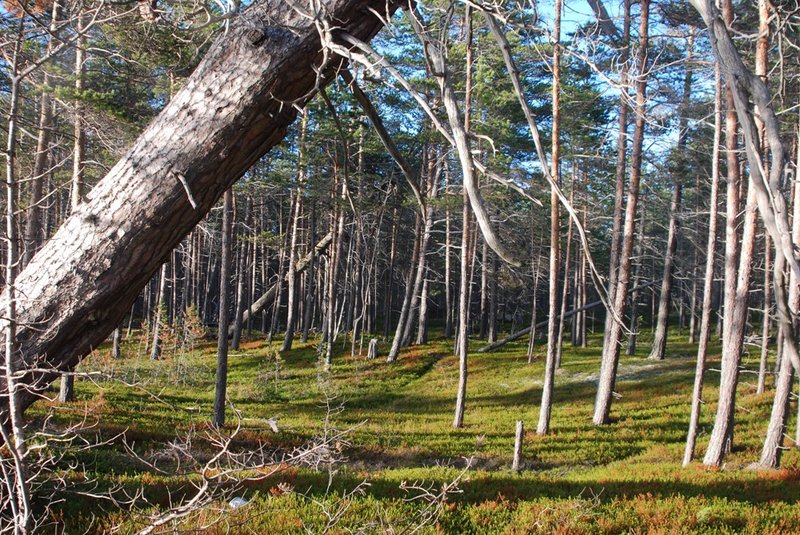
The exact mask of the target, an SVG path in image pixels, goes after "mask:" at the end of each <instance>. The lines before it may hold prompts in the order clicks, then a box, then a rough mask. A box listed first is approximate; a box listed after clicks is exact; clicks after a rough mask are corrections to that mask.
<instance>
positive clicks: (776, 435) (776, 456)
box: [758, 122, 800, 468]
mask: <svg viewBox="0 0 800 535" xmlns="http://www.w3.org/2000/svg"><path fill="white" fill-rule="evenodd" d="M797 133H798V139H799V140H800V122H798V130H797ZM796 158H797V160H796V164H800V147H798V150H797V155H796ZM793 188H794V189H793V200H792V202H793V207H792V212H793V213H792V241H793V242H794V243H800V187H798V184H797V182H794V184H793ZM765 244H766V245H767V246H769V240H765ZM776 253H777V254H780V252H776ZM788 304H789V307H790V308H791V310H798V308H800V281H798V279H797V276H796V275H795V273H794V272H793V271H791V270H790V272H789V302H788ZM778 343H779V344H780V343H781V341H780V340H779V341H778ZM783 343H786V341H784V342H783ZM789 354H790V352H789V351H787V350H786V349H784V350H783V352H782V355H781V359H782V360H781V368H780V371H779V372H778V378H777V380H776V381H775V398H774V399H773V403H772V413H771V414H770V419H769V426H768V427H767V435H766V438H765V439H764V447H763V449H762V450H761V459H760V460H759V463H758V464H759V465H760V466H761V467H763V468H778V467H779V466H780V463H781V453H782V452H783V449H784V446H783V440H784V436H785V434H786V431H787V424H788V420H789V402H790V394H791V391H792V383H793V378H794V366H793V365H792V362H791V358H790V356H789ZM798 411H800V404H798ZM796 439H797V435H795V442H796V443H797V440H796Z"/></svg>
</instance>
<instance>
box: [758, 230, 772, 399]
mask: <svg viewBox="0 0 800 535" xmlns="http://www.w3.org/2000/svg"><path fill="white" fill-rule="evenodd" d="M771 253H772V249H771V243H770V239H769V235H768V234H767V233H766V232H765V233H764V307H763V309H762V310H763V312H762V323H761V358H760V359H759V364H758V383H757V385H756V394H763V393H764V389H765V388H766V383H767V358H768V357H769V331H770V323H771V321H770V311H771V310H772V293H771V292H770V290H771V288H772V281H771V279H772V277H771V275H772V258H771Z"/></svg>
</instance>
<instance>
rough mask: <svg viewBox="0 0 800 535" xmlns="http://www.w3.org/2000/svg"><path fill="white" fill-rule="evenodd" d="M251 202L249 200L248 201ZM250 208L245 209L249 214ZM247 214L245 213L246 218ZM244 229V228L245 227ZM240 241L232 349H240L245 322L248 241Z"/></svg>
mask: <svg viewBox="0 0 800 535" xmlns="http://www.w3.org/2000/svg"><path fill="white" fill-rule="evenodd" d="M248 203H249V201H248ZM248 211H249V210H246V211H245V214H247V212H248ZM246 217H247V216H246V215H245V218H246ZM243 230H244V229H243ZM236 241H237V242H239V262H238V264H239V269H237V271H236V310H235V311H234V315H233V322H232V325H231V327H233V337H232V338H231V349H233V350H238V349H239V344H240V342H241V341H242V324H243V323H244V322H243V321H242V320H243V317H244V295H245V287H246V286H247V285H246V280H247V278H246V277H247V274H246V270H247V253H248V251H247V247H248V244H247V241H240V240H236Z"/></svg>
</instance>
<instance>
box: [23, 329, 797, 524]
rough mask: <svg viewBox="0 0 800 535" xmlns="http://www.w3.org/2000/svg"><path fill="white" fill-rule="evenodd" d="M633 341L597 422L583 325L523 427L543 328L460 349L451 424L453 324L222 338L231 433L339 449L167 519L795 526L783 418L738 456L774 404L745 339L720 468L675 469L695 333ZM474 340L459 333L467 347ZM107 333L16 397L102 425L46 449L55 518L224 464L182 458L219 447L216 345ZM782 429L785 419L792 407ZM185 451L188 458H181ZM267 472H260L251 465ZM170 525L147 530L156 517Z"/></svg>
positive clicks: (276, 452) (714, 369) (169, 493)
mask: <svg viewBox="0 0 800 535" xmlns="http://www.w3.org/2000/svg"><path fill="white" fill-rule="evenodd" d="M648 343H649V338H648V333H643V334H642V335H641V337H640V343H639V349H640V350H639V351H638V352H637V355H636V356H633V357H623V358H622V361H621V364H620V371H619V380H618V382H617V387H616V391H617V392H618V394H619V397H617V398H616V399H615V401H614V405H613V407H612V415H613V420H614V421H613V423H612V424H611V425H608V426H604V427H595V426H593V425H592V423H591V415H592V406H593V402H594V396H595V389H596V374H597V370H598V367H599V353H600V338H599V337H597V336H594V337H592V338H591V340H590V343H589V347H588V348H585V349H575V348H571V347H570V346H566V348H565V351H564V356H563V366H562V369H561V370H559V372H558V374H557V376H556V389H555V402H554V408H553V416H552V426H551V428H552V433H551V434H549V435H547V436H541V437H540V436H537V435H536V434H535V427H536V420H537V417H538V410H539V401H540V398H541V384H542V383H541V381H542V377H543V360H544V359H543V355H542V352H543V351H544V348H543V347H542V346H541V345H539V346H537V350H536V356H535V359H534V362H533V363H532V364H528V363H527V359H526V357H525V349H526V344H527V342H525V341H521V342H519V343H514V344H508V345H506V346H504V347H503V348H501V349H499V350H497V351H495V352H493V353H489V354H480V353H471V354H470V357H469V381H468V397H467V409H466V418H465V425H464V427H463V428H462V429H453V428H452V425H451V423H452V418H453V410H454V401H455V394H456V387H457V381H458V362H457V360H456V359H455V358H454V357H453V356H452V349H451V342H446V341H442V340H435V341H433V342H431V343H430V344H427V345H425V346H414V347H411V348H408V349H407V350H405V351H404V352H402V353H401V356H400V358H399V360H398V362H396V363H394V364H387V363H386V362H385V361H384V359H383V358H378V359H375V360H366V359H365V358H364V356H350V344H349V343H347V344H346V347H345V345H344V344H340V345H339V346H337V350H339V353H338V354H337V356H336V357H335V358H334V361H333V365H332V367H331V368H330V370H328V371H326V370H325V369H324V367H322V366H321V365H320V364H319V360H318V357H317V352H316V346H315V344H313V343H311V342H309V343H307V344H301V343H298V344H295V349H294V350H292V351H291V352H287V353H283V354H280V353H278V351H277V348H278V347H279V344H280V341H279V340H276V341H274V342H273V343H272V344H270V343H267V342H264V341H263V339H256V338H254V339H253V340H251V341H248V342H246V343H243V344H242V348H241V350H239V351H232V352H231V354H230V357H229V378H228V397H229V399H230V402H231V404H232V406H233V407H235V410H236V411H237V412H234V410H232V409H231V407H229V409H228V422H230V423H229V424H228V425H226V428H225V430H224V432H223V435H224V436H227V435H230V434H231V433H233V432H234V430H235V429H236V428H239V430H238V432H237V435H236V437H235V439H234V441H233V442H232V443H231V445H230V448H229V449H230V451H232V452H234V453H241V452H248V451H250V452H252V451H255V450H257V449H258V448H260V447H266V448H267V449H268V450H269V452H271V454H272V456H273V457H272V459H273V460H279V459H280V458H281V456H282V455H288V454H291V452H293V451H295V452H296V451H297V450H296V449H295V448H303V447H307V446H308V445H309V444H317V445H319V444H320V440H321V438H320V437H333V438H332V439H331V440H330V441H329V442H327V443H326V444H325V450H324V452H325V454H326V455H331V456H333V457H338V462H330V463H329V462H327V461H326V459H322V461H323V462H321V463H318V465H317V466H316V468H312V467H297V466H292V465H287V464H278V463H277V461H276V465H275V466H274V467H272V468H268V467H261V468H259V469H258V470H255V471H252V473H249V476H250V477H251V480H250V481H248V482H246V483H244V484H238V485H236V484H233V483H232V482H230V481H226V482H224V483H223V484H221V485H216V486H215V485H212V486H211V487H210V488H209V492H208V494H207V495H206V496H207V497H208V499H209V500H210V502H209V503H208V504H207V506H205V507H204V508H203V509H202V510H201V511H199V512H195V513H194V514H191V515H188V516H187V517H185V518H184V519H183V520H184V521H185V522H188V524H184V525H183V527H182V529H187V530H189V531H191V530H192V529H198V530H202V532H203V533H229V532H230V533H304V532H310V533H321V532H326V531H327V532H331V533H353V532H356V533H415V532H422V533H620V532H636V533H639V532H651V533H652V532H656V533H702V532H708V533H732V532H737V533H738V532H745V533H790V532H795V533H800V504H798V499H800V450H797V449H796V448H794V445H795V444H794V441H793V440H792V439H791V438H788V437H787V441H786V442H787V444H786V446H787V447H788V448H787V450H786V451H785V452H784V456H783V463H782V464H783V468H782V469H781V470H777V471H754V470H748V469H747V465H749V464H750V463H752V462H754V461H756V460H758V457H759V454H760V449H761V442H762V437H763V435H764V433H765V431H766V422H767V420H768V417H769V412H770V408H771V397H772V396H771V393H772V392H771V390H769V389H768V391H767V393H765V394H763V395H757V394H756V393H755V391H756V388H755V381H756V377H755V375H754V374H753V373H751V372H752V371H754V370H756V369H757V366H758V349H757V348H755V347H753V348H751V352H752V355H751V356H749V357H747V358H746V359H745V362H744V367H745V369H746V370H745V372H744V373H743V374H742V376H741V384H740V388H739V392H738V397H737V413H736V418H737V421H736V435H735V445H734V449H733V451H732V452H731V454H730V455H729V456H728V460H727V464H726V465H725V466H724V467H723V468H721V469H718V470H709V469H705V468H703V467H702V466H701V465H700V464H699V462H696V463H695V464H693V465H692V466H690V467H689V468H682V467H681V464H680V462H681V457H682V454H683V447H684V441H685V436H686V428H687V425H688V424H687V422H688V413H689V403H690V395H691V388H692V381H693V375H694V356H695V346H694V345H690V344H688V343H687V342H686V337H685V335H684V336H680V337H679V336H674V337H672V338H670V340H669V345H668V353H667V358H666V360H664V361H662V362H653V361H650V360H647V359H646V358H644V357H645V356H646V355H647V351H648V349H649V347H648ZM481 345H483V344H482V343H481V341H479V340H473V341H472V342H471V349H473V350H477V348H479V347H480V346H481ZM383 349H384V351H385V349H386V348H385V347H384V348H383ZM712 351H716V352H718V346H712ZM123 352H124V357H123V359H120V360H113V359H111V357H110V354H109V353H110V352H109V349H108V348H105V347H104V348H101V349H100V350H98V351H97V352H96V353H95V354H94V355H93V356H92V357H90V358H89V359H87V360H85V361H84V363H83V364H82V366H81V370H80V371H82V372H94V373H97V375H90V376H87V377H84V378H79V379H78V380H77V381H76V392H77V400H76V401H75V402H73V403H70V404H66V405H58V404H57V403H53V404H51V405H46V404H42V403H39V404H37V405H35V406H34V407H32V408H31V409H30V410H29V411H28V418H29V420H30V422H31V424H30V425H31V426H32V427H36V426H40V427H41V424H42V423H43V422H44V421H45V416H46V415H51V419H50V420H49V422H50V423H49V424H48V425H51V426H52V425H53V424H54V423H55V425H58V426H61V427H64V426H66V424H67V423H69V422H73V423H74V422H85V424H84V427H86V428H85V429H84V430H83V431H81V435H82V436H83V437H84V438H87V439H88V440H94V441H98V440H102V441H106V443H105V444H103V445H100V446H97V447H94V448H91V449H87V450H84V451H78V452H68V453H67V459H68V460H70V461H72V463H73V466H71V467H70V468H69V469H67V468H64V466H66V465H64V464H63V463H62V468H61V469H62V470H63V473H64V475H65V476H66V477H67V478H68V479H69V480H70V482H71V484H70V486H69V487H68V489H67V491H66V493H65V494H64V496H65V497H66V501H64V502H63V503H60V504H56V505H55V506H54V508H55V513H54V515H55V516H54V521H55V522H57V523H59V524H62V525H63V526H64V528H65V532H67V533H83V532H87V531H88V532H93V533H102V532H106V531H109V530H111V529H112V527H113V526H117V527H118V528H119V529H120V531H121V532H123V533H128V532H135V531H136V530H137V529H141V528H142V527H144V526H145V525H146V522H147V520H146V517H145V516H144V515H146V514H156V513H159V512H162V513H163V512H164V511H167V510H168V509H169V507H170V503H173V504H174V502H175V501H176V500H177V499H178V498H179V497H184V498H185V497H187V496H192V495H193V494H192V493H193V492H194V487H193V486H192V484H202V478H201V477H200V476H198V475H197V473H200V474H206V476H207V477H212V476H214V475H221V474H222V473H223V472H224V470H225V468H226V467H227V468H231V466H232V465H231V464H230V462H229V463H228V464H224V463H218V464H210V465H209V466H208V467H207V468H205V469H199V470H198V469H197V465H198V463H199V465H202V464H203V463H205V462H208V461H209V460H210V459H212V458H213V456H214V455H215V451H216V450H215V448H218V447H219V445H218V444H214V443H213V441H212V440H211V439H209V438H208V437H209V436H211V437H213V436H215V434H214V433H213V431H212V430H210V428H209V426H208V422H209V420H210V415H211V412H212V405H213V398H214V377H215V369H216V350H215V344H213V343H212V342H204V343H200V344H198V346H197V347H196V348H195V349H194V350H193V351H191V352H189V353H176V354H171V353H170V352H165V354H164V357H163V358H162V359H161V360H159V361H151V360H149V359H148V358H147V356H145V355H144V354H143V353H144V352H143V351H142V345H141V342H140V341H139V339H138V338H136V336H134V337H132V339H131V340H130V341H128V342H126V343H125V344H124V345H123ZM363 354H364V355H366V342H365V347H364V351H363ZM718 368H719V357H718V354H712V357H711V359H710V362H709V366H708V373H707V386H706V389H705V392H704V396H705V400H706V403H705V404H704V405H703V412H702V419H701V429H700V437H699V441H698V452H699V454H700V455H702V453H703V452H704V449H705V444H706V440H707V438H708V435H709V433H710V431H711V422H712V420H713V411H714V410H715V400H716V397H717V393H716V388H717V381H718V377H719V373H718ZM112 378H113V379H112ZM771 383H772V377H771V376H770V378H769V385H770V386H771ZM131 385H133V386H131ZM272 419H274V420H272ZM517 420H523V421H524V422H525V427H526V434H525V440H524V453H523V455H524V461H523V470H522V471H521V472H519V473H515V472H513V471H511V469H510V466H511V457H512V450H513V442H514V427H515V422H516V421H517ZM273 421H274V422H276V424H277V429H278V431H277V432H275V431H274V430H273V429H272V425H273ZM789 429H790V430H791V433H790V434H791V435H792V436H794V429H795V418H794V417H792V419H791V422H790V427H789ZM126 444H127V445H126ZM170 444H172V445H173V446H175V445H183V449H182V450H180V451H178V450H176V449H175V448H174V447H171V446H170ZM131 452H135V455H133V454H132V453H131ZM236 459H241V457H236ZM64 462H66V461H64ZM148 463H149V464H148ZM184 467H189V469H190V470H189V471H190V472H191V471H194V472H196V474H195V475H193V476H190V475H181V474H183V472H182V470H183V469H184ZM160 470H163V472H162V471H160ZM273 471H274V472H275V473H274V474H272V472H273ZM265 474H272V475H269V476H268V477H260V476H263V475H265ZM236 475H238V476H241V475H242V473H238V472H237V474H236ZM245 475H247V474H245ZM109 492H111V493H112V495H114V496H117V497H118V499H121V496H124V494H123V493H127V494H129V495H133V494H135V493H136V492H142V493H143V496H144V497H146V498H147V499H148V500H149V501H150V502H151V503H152V504H153V506H152V507H145V508H140V509H138V512H137V513H136V514H134V513H131V512H126V511H124V510H120V509H119V504H114V503H112V502H111V501H109V500H108V499H101V498H98V497H97V496H101V495H107V494H108V493H109ZM234 495H235V496H241V497H243V498H244V499H245V500H246V501H247V502H248V503H247V505H245V506H243V507H239V508H237V509H235V510H234V509H232V508H231V507H230V506H229V504H228V501H229V500H230V499H231V497H232V496H234ZM140 503H141V502H140ZM173 527H174V526H173V524H166V525H165V526H164V528H163V529H164V530H165V531H167V532H170V533H171V532H173ZM156 532H158V531H156Z"/></svg>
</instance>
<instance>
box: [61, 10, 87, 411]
mask: <svg viewBox="0 0 800 535" xmlns="http://www.w3.org/2000/svg"><path fill="white" fill-rule="evenodd" d="M83 26H84V24H83V16H82V15H81V14H80V13H79V14H78V27H77V31H78V32H82V31H83ZM85 48H86V38H85V37H83V36H80V37H78V40H77V41H76V43H75V93H76V94H77V96H78V99H77V100H76V101H75V114H74V116H73V134H74V142H73V151H72V189H71V195H70V206H71V208H72V212H75V211H76V210H77V209H78V206H79V205H80V204H81V203H82V202H83V179H84V173H83V169H84V160H85V159H86V134H85V132H84V129H83V110H82V108H83V105H82V104H81V101H80V99H81V98H82V95H81V92H82V91H83V72H84V62H85V61H86V52H85ZM74 399H75V376H74V375H71V374H64V375H63V376H62V377H61V389H60V391H59V394H58V400H59V401H61V402H62V403H63V402H67V401H73V400H74Z"/></svg>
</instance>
